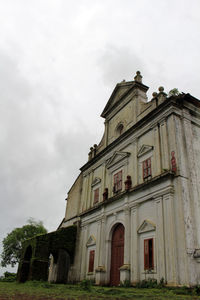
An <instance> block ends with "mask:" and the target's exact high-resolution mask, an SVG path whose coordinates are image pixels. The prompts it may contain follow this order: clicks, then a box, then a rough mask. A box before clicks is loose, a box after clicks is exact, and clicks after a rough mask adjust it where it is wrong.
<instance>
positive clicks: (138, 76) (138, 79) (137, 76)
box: [134, 71, 142, 83]
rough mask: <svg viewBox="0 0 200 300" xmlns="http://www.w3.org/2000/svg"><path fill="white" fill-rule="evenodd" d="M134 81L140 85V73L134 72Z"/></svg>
mask: <svg viewBox="0 0 200 300" xmlns="http://www.w3.org/2000/svg"><path fill="white" fill-rule="evenodd" d="M134 80H135V81H136V82H139V83H142V75H141V73H140V71H137V72H136V76H135V77H134Z"/></svg>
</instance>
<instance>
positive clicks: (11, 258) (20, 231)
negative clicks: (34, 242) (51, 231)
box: [1, 218, 47, 267]
mask: <svg viewBox="0 0 200 300" xmlns="http://www.w3.org/2000/svg"><path fill="white" fill-rule="evenodd" d="M27 223H28V224H27V225H24V226H22V227H20V228H15V229H13V230H12V231H11V232H10V233H8V234H7V236H6V237H5V238H4V239H3V251H2V254H1V266H2V267H6V266H7V265H11V266H12V267H14V265H15V264H16V263H18V262H19V261H20V256H21V249H22V243H23V241H25V240H26V239H29V238H32V237H34V236H36V235H38V234H45V233H47V230H46V228H45V227H44V226H43V223H42V222H41V221H39V222H36V221H35V220H34V219H32V218H31V219H29V220H27Z"/></svg>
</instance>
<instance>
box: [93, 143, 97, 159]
mask: <svg viewBox="0 0 200 300" xmlns="http://www.w3.org/2000/svg"><path fill="white" fill-rule="evenodd" d="M93 147H94V148H93V149H94V156H95V155H96V154H97V144H94V146H93Z"/></svg>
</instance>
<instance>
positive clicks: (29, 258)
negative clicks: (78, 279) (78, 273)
mask: <svg viewBox="0 0 200 300" xmlns="http://www.w3.org/2000/svg"><path fill="white" fill-rule="evenodd" d="M76 233H77V226H76V225H72V226H69V227H66V228H61V229H59V230H57V231H54V232H50V233H48V234H42V235H37V236H36V237H34V238H31V239H28V240H26V241H25V242H24V243H23V248H22V254H21V260H20V263H19V268H18V281H19V282H25V281H26V280H47V279H48V268H49V256H50V254H52V255H53V256H54V258H55V259H56V257H57V255H58V251H59V250H60V249H64V250H66V251H67V253H68V254H69V256H70V263H73V261H74V252H75V245H76Z"/></svg>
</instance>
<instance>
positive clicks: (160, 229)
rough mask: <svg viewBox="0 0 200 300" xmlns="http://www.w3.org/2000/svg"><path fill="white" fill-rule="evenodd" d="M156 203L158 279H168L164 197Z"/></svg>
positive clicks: (157, 199)
mask: <svg viewBox="0 0 200 300" xmlns="http://www.w3.org/2000/svg"><path fill="white" fill-rule="evenodd" d="M155 204H156V225H157V226H156V240H157V243H156V244H157V251H156V254H157V255H156V256H157V264H158V265H157V272H158V280H160V279H161V278H164V279H166V277H167V275H166V261H165V240H164V236H165V232H164V219H163V200H162V197H158V198H156V199H155Z"/></svg>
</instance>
